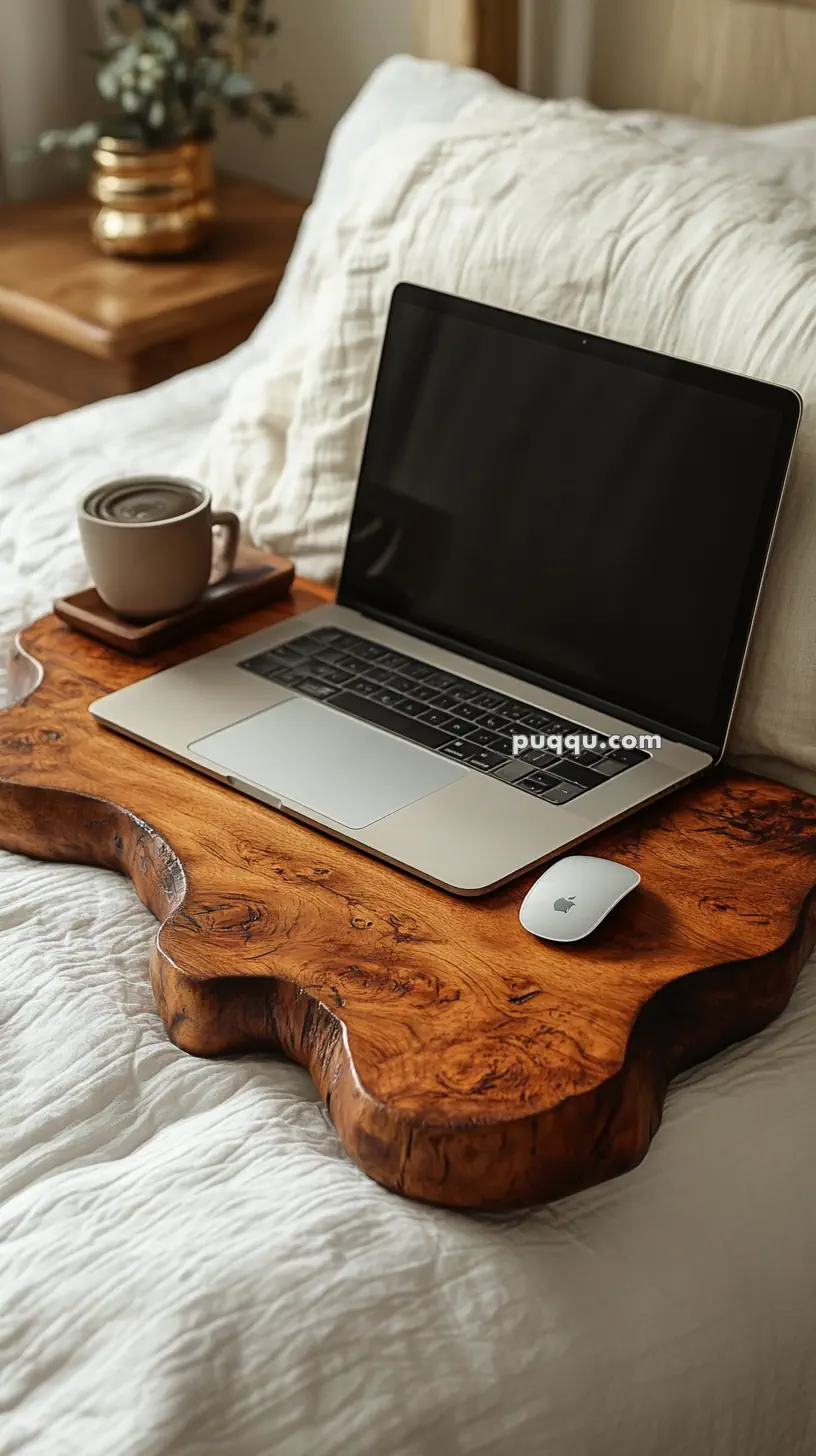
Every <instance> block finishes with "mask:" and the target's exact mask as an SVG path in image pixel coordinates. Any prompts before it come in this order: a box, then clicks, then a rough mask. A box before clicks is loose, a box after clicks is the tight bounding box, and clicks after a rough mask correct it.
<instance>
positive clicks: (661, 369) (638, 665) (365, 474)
mask: <svg viewBox="0 0 816 1456" xmlns="http://www.w3.org/2000/svg"><path fill="white" fill-rule="evenodd" d="M799 413H800V404H799V400H798V397H797V396H796V395H795V394H794V393H793V392H792V391H789V390H785V389H781V388H778V387H776V386H773V385H768V384H762V383H759V382H758V381H755V380H748V379H743V378H740V377H738V376H735V375H729V374H724V373H721V372H719V371H715V370H711V369H707V368H704V367H702V366H699V365H692V364H686V363H682V362H680V361H678V360H674V359H669V358H665V357H663V356H662V355H658V354H651V353H648V352H646V351H644V350H639V349H633V348H630V347H628V346H626V345H622V344H616V343H612V342H610V341H608V340H602V339H599V338H595V337H593V336H591V335H585V334H581V333H577V332H575V331H573V330H571V329H564V328H561V327H559V326H556V325H553V324H548V323H543V322H541V321H540V320H534V319H528V318H525V317H522V316H521V315H515V314H509V313H506V312H504V311H503V310H499V309H494V308H489V307H487V306H485V305H481V304H474V303H470V302H467V301H465V300H461V299H453V298H448V297H447V296H446V295H444V294H438V293H434V292H431V291H430V290H427V289H420V288H417V287H414V286H413V285H409V284H400V285H399V287H398V288H397V289H396V291H395V294H394V298H393V302H392V307H391V313H390V316H389V322H388V328H387V331H386V338H385V343H384V346H383V353H382V358H381V361H380V370H379V375H378V379H377V386H376V391H375V396H374V403H373V407H372V413H371V419H370V423H369V429H368V437H367V441H366V447H365V453H364V458H363V463H362V467H361V475H360V482H359V487H358V492H357V499H356V502H355V507H354V513H353V517H352V522H351V530H350V534H349V539H348V545H347V548H346V558H345V563H344V568H343V576H342V582H341V587H340V595H339V600H340V602H341V603H343V604H344V605H346V606H352V607H356V608H357V609H360V610H363V611H366V612H369V613H370V614H373V615H375V616H377V617H379V618H381V619H383V620H385V621H388V622H391V623H392V624H393V625H395V626H397V627H403V628H405V627H407V628H409V629H410V630H411V631H413V632H415V633H417V634H419V635H420V636H426V637H428V638H429V639H430V640H433V641H437V642H440V643H442V644H443V645H446V646H450V647H453V648H455V649H457V650H463V651H465V652H466V653H467V654H469V655H471V656H476V657H477V658H479V659H480V660H483V661H486V662H489V663H491V664H493V665H494V666H498V667H501V668H503V669H505V670H509V671H511V672H513V673H515V674H517V675H519V676H521V677H524V678H527V679H528V680H530V681H534V682H537V683H540V684H543V685H545V686H548V687H552V688H555V689H556V690H559V691H561V692H562V693H563V692H565V691H566V693H567V695H569V696H571V697H577V698H578V699H579V701H585V702H591V703H594V704H595V705H597V706H601V707H608V708H610V709H612V710H614V711H615V713H616V714H617V715H619V716H622V717H631V718H633V719H634V720H635V721H638V720H642V721H645V722H647V723H649V724H651V725H658V726H660V727H662V728H664V729H669V730H670V731H671V730H673V731H674V732H676V733H678V734H681V735H686V736H689V737H692V738H695V739H697V740H699V741H701V742H704V743H706V744H710V745H721V744H722V743H723V741H724V737H725V732H726V728H727V724H728V719H729V716H730V712H731V708H732V705H733V697H734V694H735V692H736V686H737V681H738V677H739V671H740V667H741V663H742V658H743V655H744V651H745V646H746V643H747V639H748V634H749V631H750V625H751V619H752V615H753V609H754V604H755V600H756V594H757V592H758V589H759V585H760V581H761V576H762V571H763V568H764V563H765V558H766V555H767V550H768V546H769V542H770V537H771V533H772V530H773V523H774V520H775V516H776V511H777V508H778V504H779V498H780V495H781V491H782V487H783V483H784V478H785V474H786V470H787V465H788V461H789V457H790V452H791V450H792V448H793V442H794V439H795V435H796V429H797V425H798V421H799Z"/></svg>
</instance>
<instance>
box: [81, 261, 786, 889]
mask: <svg viewBox="0 0 816 1456" xmlns="http://www.w3.org/2000/svg"><path fill="white" fill-rule="evenodd" d="M801 408H802V404H801V399H800V397H799V395H798V394H796V393H795V391H793V390H791V389H786V388H781V387H778V386H776V385H773V384H767V383H762V382H760V381H758V380H755V379H748V378H743V377H741V376H737V375H734V374H728V373H724V372H721V371H719V370H715V369H709V368H705V367H702V366H700V365H698V364H691V363H686V362H683V361H680V360H678V359H674V358H668V357H664V356H663V355H660V354H656V353H651V352H648V351H646V350H643V349H639V348H632V347H630V346H628V345H625V344H621V343H617V342H613V341H612V340H609V339H605V338H599V337H595V336H593V335H590V334H585V333H581V332H578V331H576V330H573V329H569V328H563V327H561V326H559V325H556V324H552V323H548V322H544V321H541V320H539V319H535V318H529V317H526V316H522V315H519V314H515V313H510V312H507V311H505V310H503V309H499V308H493V307H488V306H487V305H484V304H480V303H475V302H471V301H469V300H466V299H462V298H454V297H449V296H448V295H446V294H442V293H438V292H435V291H432V290H430V289H426V288H420V287H416V286H414V285H411V284H407V283H401V284H399V285H398V287H397V288H396V290H395V292H394V295H393V299H392V303H391V308H390V313H389V318H388V325H387V330H386V334H385V340H384V344H383V349H382V355H381V359H380V365H379V372H378V377H377V383H376V389H375V393H374V399H373V404H372V409H371V416H370V421H369V427H368V433H367V438H366V444H365V451H364V456H363V460H362V465H361V468H360V474H359V482H358V487H357V494H356V499H355V504H354V510H353V515H352V519H351V526H350V530H349V535H348V541H347V545H346V550H345V558H344V562H343V569H342V576H341V580H340V587H339V591H338V594H337V601H336V605H331V606H324V607H320V608H318V609H316V610H314V611H310V612H307V613H305V614H303V615H300V616H297V617H293V618H290V619H289V620H287V621H284V622H280V623H279V624H278V625H277V626H274V627H270V628H268V629H266V630H263V631H261V632H257V633H255V634H253V635H252V636H248V637H244V638H242V639H240V640H238V641H235V642H232V643H230V644H229V645H228V646H226V647H222V648H220V649H217V650H216V651H214V652H209V653H206V654H204V655H202V656H199V657H197V658H194V659H193V660H191V661H188V662H185V663H183V664H181V665H180V666H178V667H174V668H170V669H169V670H167V671H164V672H160V673H157V674H155V675H154V676H153V677H150V678H148V679H146V680H145V681H143V682H140V683H136V684H134V685H133V686H131V687H128V688H125V689H123V690H122V691H120V692H116V693H113V694H111V695H110V696H108V697H105V698H103V699H101V700H100V701H99V702H96V703H94V704H93V706H92V708H91V712H92V713H93V714H94V716H95V717H96V718H97V719H98V720H99V722H100V723H103V724H105V725H106V726H107V727H108V728H111V729H114V730H116V731H117V732H119V733H124V734H126V735H128V736H129V737H131V738H134V739H136V740H137V741H138V742H140V743H143V744H147V745H149V746H150V747H152V748H155V749H157V750H159V751H160V752H161V753H164V754H169V755H170V756H172V757H173V758H176V759H179V760H181V761H182V762H184V763H187V764H189V765H190V766H191V767H193V768H195V769H197V770H198V771H200V772H201V773H204V774H209V775H210V776H211V777H213V778H215V779H219V780H221V781H222V782H223V783H226V784H230V785H232V787H233V788H234V789H236V790H238V791H239V792H241V793H243V794H247V795H249V796H251V797H252V798H253V799H257V800H260V802H261V803H263V804H266V805H269V806H270V808H271V809H273V810H278V811H280V812H281V813H284V814H287V815H291V816H293V817H294V818H297V819H299V820H303V821H306V822H307V823H308V824H311V825H314V826H315V827H317V828H318V829H320V830H323V831H325V832H327V833H328V834H331V835H334V836H336V837H337V838H339V839H342V840H345V841H346V842H348V843H350V844H353V845H355V846H357V847H358V848H359V849H361V850H365V851H367V852H368V853H369V854H372V855H376V856H378V857H379V858H381V859H383V860H386V861H388V862H389V863H390V864H392V865H397V866H399V867H401V868H402V869H404V870H408V871H410V872H411V873H412V874H414V875H417V876H420V877H422V878H423V879H425V880H429V881H431V882H432V883H434V884H435V885H439V886H442V887H443V888H444V889H446V890H449V891H452V892H454V893H456V894H459V895H480V894H484V893H486V892H487V891H490V890H492V889H494V888H496V887H497V886H499V885H502V884H504V883H506V882H507V881H510V880H512V879H513V878H514V877H515V876H517V875H520V874H521V873H522V872H523V871H525V870H528V869H530V868H531V867H533V866H536V865H540V864H543V863H545V862H546V861H548V860H550V859H552V858H554V857H556V856H558V855H560V854H562V853H563V852H564V851H565V850H566V849H568V848H569V847H570V846H572V845H576V844H579V843H581V842H582V841H584V840H586V839H588V838H589V837H590V836H591V835H593V834H596V833H597V832H598V831H599V830H600V829H602V828H604V826H606V825H608V824H611V823H613V822H614V821H615V820H618V819H620V818H621V817H622V816H624V815H627V814H631V813H632V812H633V811H634V810H636V809H639V808H640V807H641V806H642V805H644V804H648V803H649V802H650V801H652V800H655V799H657V798H659V797H660V796H662V795H664V794H666V793H669V792H670V791H671V790H673V789H676V788H677V787H678V786H680V785H681V784H684V783H686V782H688V781H689V780H691V779H692V778H694V777H695V776H697V775H699V774H701V773H703V772H704V771H705V770H706V769H708V768H709V767H710V766H711V765H712V764H714V763H716V762H717V761H718V760H719V759H720V758H721V757H722V755H723V752H724V749H725V744H726V738H727V734H728V727H729V723H730V720H731V715H732V712H733V708H734V701H735V698H736V694H737V688H738V685H739V679H740V673H741V670H742V666H743V662H744V659H745V654H746V649H747V646H748V640H749V637H750V633H751V627H752V623H753V619H754V615H755V611H756V605H757V599H758V596H759V592H760V587H761V583H762V578H763V574H764V571H765V566H766V562H767V558H768V554H769V551H770V547H771V541H772V537H773V532H774V526H775V522H776V519H777V514H778V511H779V506H780V501H781V498H782V493H783V489H784V484H785V479H786V476H787V472H788V468H789V464H790V459H791V454H792V451H793V447H794V442H795V438H796V433H797V429H798V426H799V420H800V416H801ZM269 835H270V841H272V842H274V838H275V826H274V822H273V821H272V819H271V817H270V824H269Z"/></svg>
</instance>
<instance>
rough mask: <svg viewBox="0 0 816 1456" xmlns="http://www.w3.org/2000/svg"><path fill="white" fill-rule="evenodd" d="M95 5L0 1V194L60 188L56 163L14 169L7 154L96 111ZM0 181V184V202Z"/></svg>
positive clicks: (72, 0) (85, 0)
mask: <svg viewBox="0 0 816 1456" xmlns="http://www.w3.org/2000/svg"><path fill="white" fill-rule="evenodd" d="M95 3H96V0H0V141H2V150H3V159H4V167H3V168H2V173H3V175H4V179H5V193H6V194H7V196H8V197H9V198H12V199H14V198H22V197H29V196H31V195H33V194H34V193H36V192H42V191H47V190H48V188H49V187H54V186H59V185H60V184H63V185H64V182H65V170H64V167H63V166H62V165H61V164H60V162H59V161H58V160H57V159H54V158H37V159H35V160H34V161H31V162H25V163H23V164H18V163H17V162H15V161H14V160H13V157H14V153H15V152H16V151H17V150H18V149H20V148H22V147H25V146H28V145H29V143H31V142H32V141H33V140H34V139H35V138H36V136H37V135H38V134H39V132H41V131H43V130H44V129H46V128H48V127H59V126H70V125H73V124H74V123H76V122H80V121H84V120H85V118H86V117H87V116H92V115H93V114H94V112H95V109H96V107H97V105H98V98H97V95H96V88H95V86H94V83H93V75H94V67H93V63H92V62H91V61H88V60H87V59H85V57H84V56H83V50H84V48H85V47H87V46H93V45H95V44H97V43H98V33H97V19H96V10H95ZM2 181H3V177H2V176H0V196H2V193H3V188H2Z"/></svg>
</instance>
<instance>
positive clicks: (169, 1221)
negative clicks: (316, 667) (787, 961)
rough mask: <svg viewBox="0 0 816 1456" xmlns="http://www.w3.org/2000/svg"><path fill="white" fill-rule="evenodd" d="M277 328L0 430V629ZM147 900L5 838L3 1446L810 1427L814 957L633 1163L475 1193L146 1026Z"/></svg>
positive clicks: (251, 1451) (275, 343)
mask: <svg viewBox="0 0 816 1456" xmlns="http://www.w3.org/2000/svg"><path fill="white" fill-rule="evenodd" d="M280 317H281V315H278V320H280ZM275 329H276V322H275V318H274V316H273V317H271V318H270V320H269V321H268V323H267V324H266V325H265V326H264V328H263V330H262V331H261V333H260V335H259V336H258V337H257V338H256V340H255V341H254V342H253V343H251V344H250V345H248V346H246V347H245V349H244V350H241V351H239V352H238V354H237V355H234V356H232V357H231V358H228V359H226V360H224V361H221V362H220V363H218V364H217V365H214V366H210V367H209V368H208V369H205V370H202V371H197V372H196V373H195V374H191V375H188V376H184V377H182V378H180V379H178V380H175V381H173V382H172V383H171V384H169V385H166V386H162V387H161V388H160V389H158V390H154V391H151V392H150V393H148V394H146V395H142V396H139V397H137V398H134V399H128V400H117V401H110V402H108V403H106V404H103V405H100V406H95V407H93V408H92V409H89V410H85V411H81V412H78V413H77V414H75V415H72V416H67V417H64V418H63V419H60V420H56V421H52V422H45V423H43V424H41V425H36V426H32V427H30V428H29V429H27V430H24V431H20V432H18V433H17V434H16V435H12V436H9V437H6V438H4V439H1V440H0V631H2V632H3V633H5V634H6V635H8V634H9V633H10V632H11V631H12V630H13V629H14V627H15V626H16V625H17V624H18V623H19V622H20V621H21V620H23V619H25V618H27V617H31V616H32V615H34V614H36V613H38V612H40V611H42V610H45V609H46V608H47V606H48V602H49V598H50V596H51V595H53V591H54V589H55V587H57V586H58V587H59V589H65V588H66V587H68V586H70V585H74V584H78V583H79V581H80V580H81V579H82V569H81V564H80V562H79V557H78V552H77V548H76V546H75V543H74V540H73V537H72V535H71V533H70V529H69V521H70V508H71V503H72V501H73V499H74V498H75V496H76V495H77V494H78V493H79V491H80V490H81V489H84V488H86V486H87V484H88V483H89V482H92V481H93V480H95V479H97V478H99V477H100V476H105V475H108V474H113V473H116V472H117V471H124V470H135V469H139V468H144V469H157V468H166V469H178V468H179V462H180V460H184V461H187V460H188V459H190V458H192V456H193V455H194V453H195V452H196V451H199V450H200V448H201V444H202V441H203V439H204V438H205V432H206V430H207V428H208V426H209V424H210V422H211V421H212V419H213V416H214V415H215V413H216V412H217V411H218V409H219V408H220V407H221V406H222V404H223V403H224V401H225V399H226V397H227V394H228V392H229V389H230V387H231V385H232V384H233V382H234V381H235V380H237V379H238V378H239V376H240V375H241V372H242V371H243V370H244V369H245V368H246V367H247V365H248V364H252V363H259V362H261V361H266V362H268V360H269V358H270V355H271V354H273V353H274V350H275V349H276V348H278V347H281V346H282V345H281V343H280V341H279V340H278V339H276V337H275ZM0 731H2V719H0ZM272 828H273V824H272V823H271V824H270V830H271V829H272ZM154 929H155V927H154V925H153V922H152V920H151V917H150V916H149V915H148V913H147V912H146V911H145V910H144V908H143V907H142V906H141V905H140V904H139V902H138V901H137V900H136V897H135V895H134V894H133V892H132V889H131V887H130V885H129V884H128V883H127V882H125V881H122V880H120V879H118V878H117V877H116V876H114V875H111V874H108V873H106V872H102V871H96V870H91V869H87V868H84V867H78V866H68V865H60V866H52V865H45V864H37V863H33V862H30V861H27V860H24V859H22V858H19V857H15V856H11V855H4V856H1V857H0V1028H2V1043H1V1045H2V1055H1V1056H0V1456H12V1453H14V1456H17V1453H31V1456H79V1453H83V1456H84V1453H89V1456H205V1453H219V1456H220V1453H235V1456H271V1453H276V1456H301V1453H302V1456H307V1453H308V1456H312V1453H313V1452H321V1453H324V1456H459V1453H462V1456H464V1453H474V1456H475V1453H489V1456H813V1453H814V1452H816V1258H814V1235H815V1234H816V1169H815V1168H814V1147H816V1138H814V1132H815V1131H816V1113H814V1108H816V975H814V970H815V969H816V967H814V965H813V964H812V965H811V966H810V967H809V968H808V969H807V970H806V971H805V972H803V975H802V979H801V981H800V984H799V987H798V989H797V991H796V992H795V995H794V998H793V1001H792V1003H791V1006H790V1008H789V1010H788V1011H787V1012H786V1013H785V1014H784V1015H783V1016H782V1018H780V1020H779V1021H778V1022H776V1023H775V1025H774V1026H772V1027H771V1028H769V1029H768V1030H767V1031H766V1032H765V1033H763V1034H762V1035H761V1036H759V1037H757V1038H754V1039H753V1040H752V1041H751V1042H749V1043H746V1044H745V1045H743V1046H740V1047H736V1048H733V1049H732V1050H731V1051H729V1052H727V1053H726V1054H724V1055H723V1056H721V1057H719V1058H717V1059H715V1060H714V1061H712V1062H710V1063H709V1064H708V1065H706V1066H704V1067H702V1068H700V1069H698V1070H696V1071H695V1072H693V1073H691V1074H689V1075H687V1076H685V1077H684V1078H682V1079H681V1080H680V1081H679V1082H678V1083H676V1084H675V1085H674V1086H673V1088H672V1089H671V1090H670V1093H669V1097H668V1100H667V1105H666V1112H665V1117H664V1122H663V1126H662V1128H661V1130H660V1132H659V1133H658V1136H657V1138H656V1140H655V1143H654V1145H653V1147H652V1149H651V1151H650V1153H649V1155H648V1156H647V1158H646V1160H645V1162H644V1163H643V1165H642V1166H641V1167H640V1168H639V1169H637V1170H636V1171H635V1172H634V1173H632V1174H630V1175H628V1176H627V1177H625V1178H623V1179H621V1180H619V1181H617V1182H615V1183H612V1184H607V1185H606V1186H604V1187H601V1188H598V1189H595V1190H591V1191H590V1192H587V1193H585V1194H582V1195H580V1196H578V1197H575V1198H572V1199H570V1200H567V1201H565V1202H563V1203H561V1204H559V1205H556V1206H554V1207H551V1208H547V1209H543V1210H538V1211H534V1212H530V1213H527V1214H524V1215H518V1216H515V1217H473V1216H466V1215H461V1214H454V1213H448V1212H445V1211H441V1210H434V1209H428V1208H423V1207H420V1206H418V1205H413V1204H410V1203H408V1202H405V1201H403V1200H401V1199H399V1198H397V1197H395V1196H394V1195H391V1194H388V1193H386V1192H384V1191H382V1190H381V1189H379V1188H377V1187H376V1186H375V1185H374V1184H372V1183H371V1182H369V1181H368V1180H367V1179H366V1178H365V1176H364V1175H363V1174H361V1173H359V1172H358V1171H357V1169H356V1168H354V1167H353V1166H352V1165H351V1164H350V1163H349V1162H348V1160H347V1159H346V1157H345V1156H344V1154H343V1152H342V1150H341V1149H340V1147H339V1144H338V1141H337V1138H336V1136H335V1134H334V1131H333V1129H332V1126H331V1124H330V1122H329V1120H328V1117H327V1115H326V1113H325V1111H324V1109H323V1107H322V1105H321V1104H320V1102H319V1101H318V1099H317V1097H316V1094H315V1092H314V1090H313V1089H312V1086H311V1084H310V1082H309V1079H308V1077H307V1076H306V1074H305V1073H304V1072H303V1071H301V1070H300V1069H298V1068H296V1067H293V1066H291V1065H288V1064H287V1063H285V1062H283V1061H278V1060H274V1059H271V1058H268V1059H260V1058H245V1059H241V1060H239V1061H230V1062H223V1061H222V1062H205V1061H196V1060H193V1059H191V1058H189V1057H187V1056H185V1055H184V1054H183V1053H181V1052H179V1051H177V1050H175V1049H174V1048H173V1047H172V1046H171V1045H169V1043H168V1042H167V1040H166V1038H165V1036H164V1033H163V1030H162V1027H161V1024H160V1022H159V1020H158V1018H157V1016H156V1014H155V1011H154V1008H153V1003H152V997H151V993H150V989H149V985H148V981H147V959H148V949H149V944H150V938H151V936H152V934H153V933H154Z"/></svg>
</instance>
